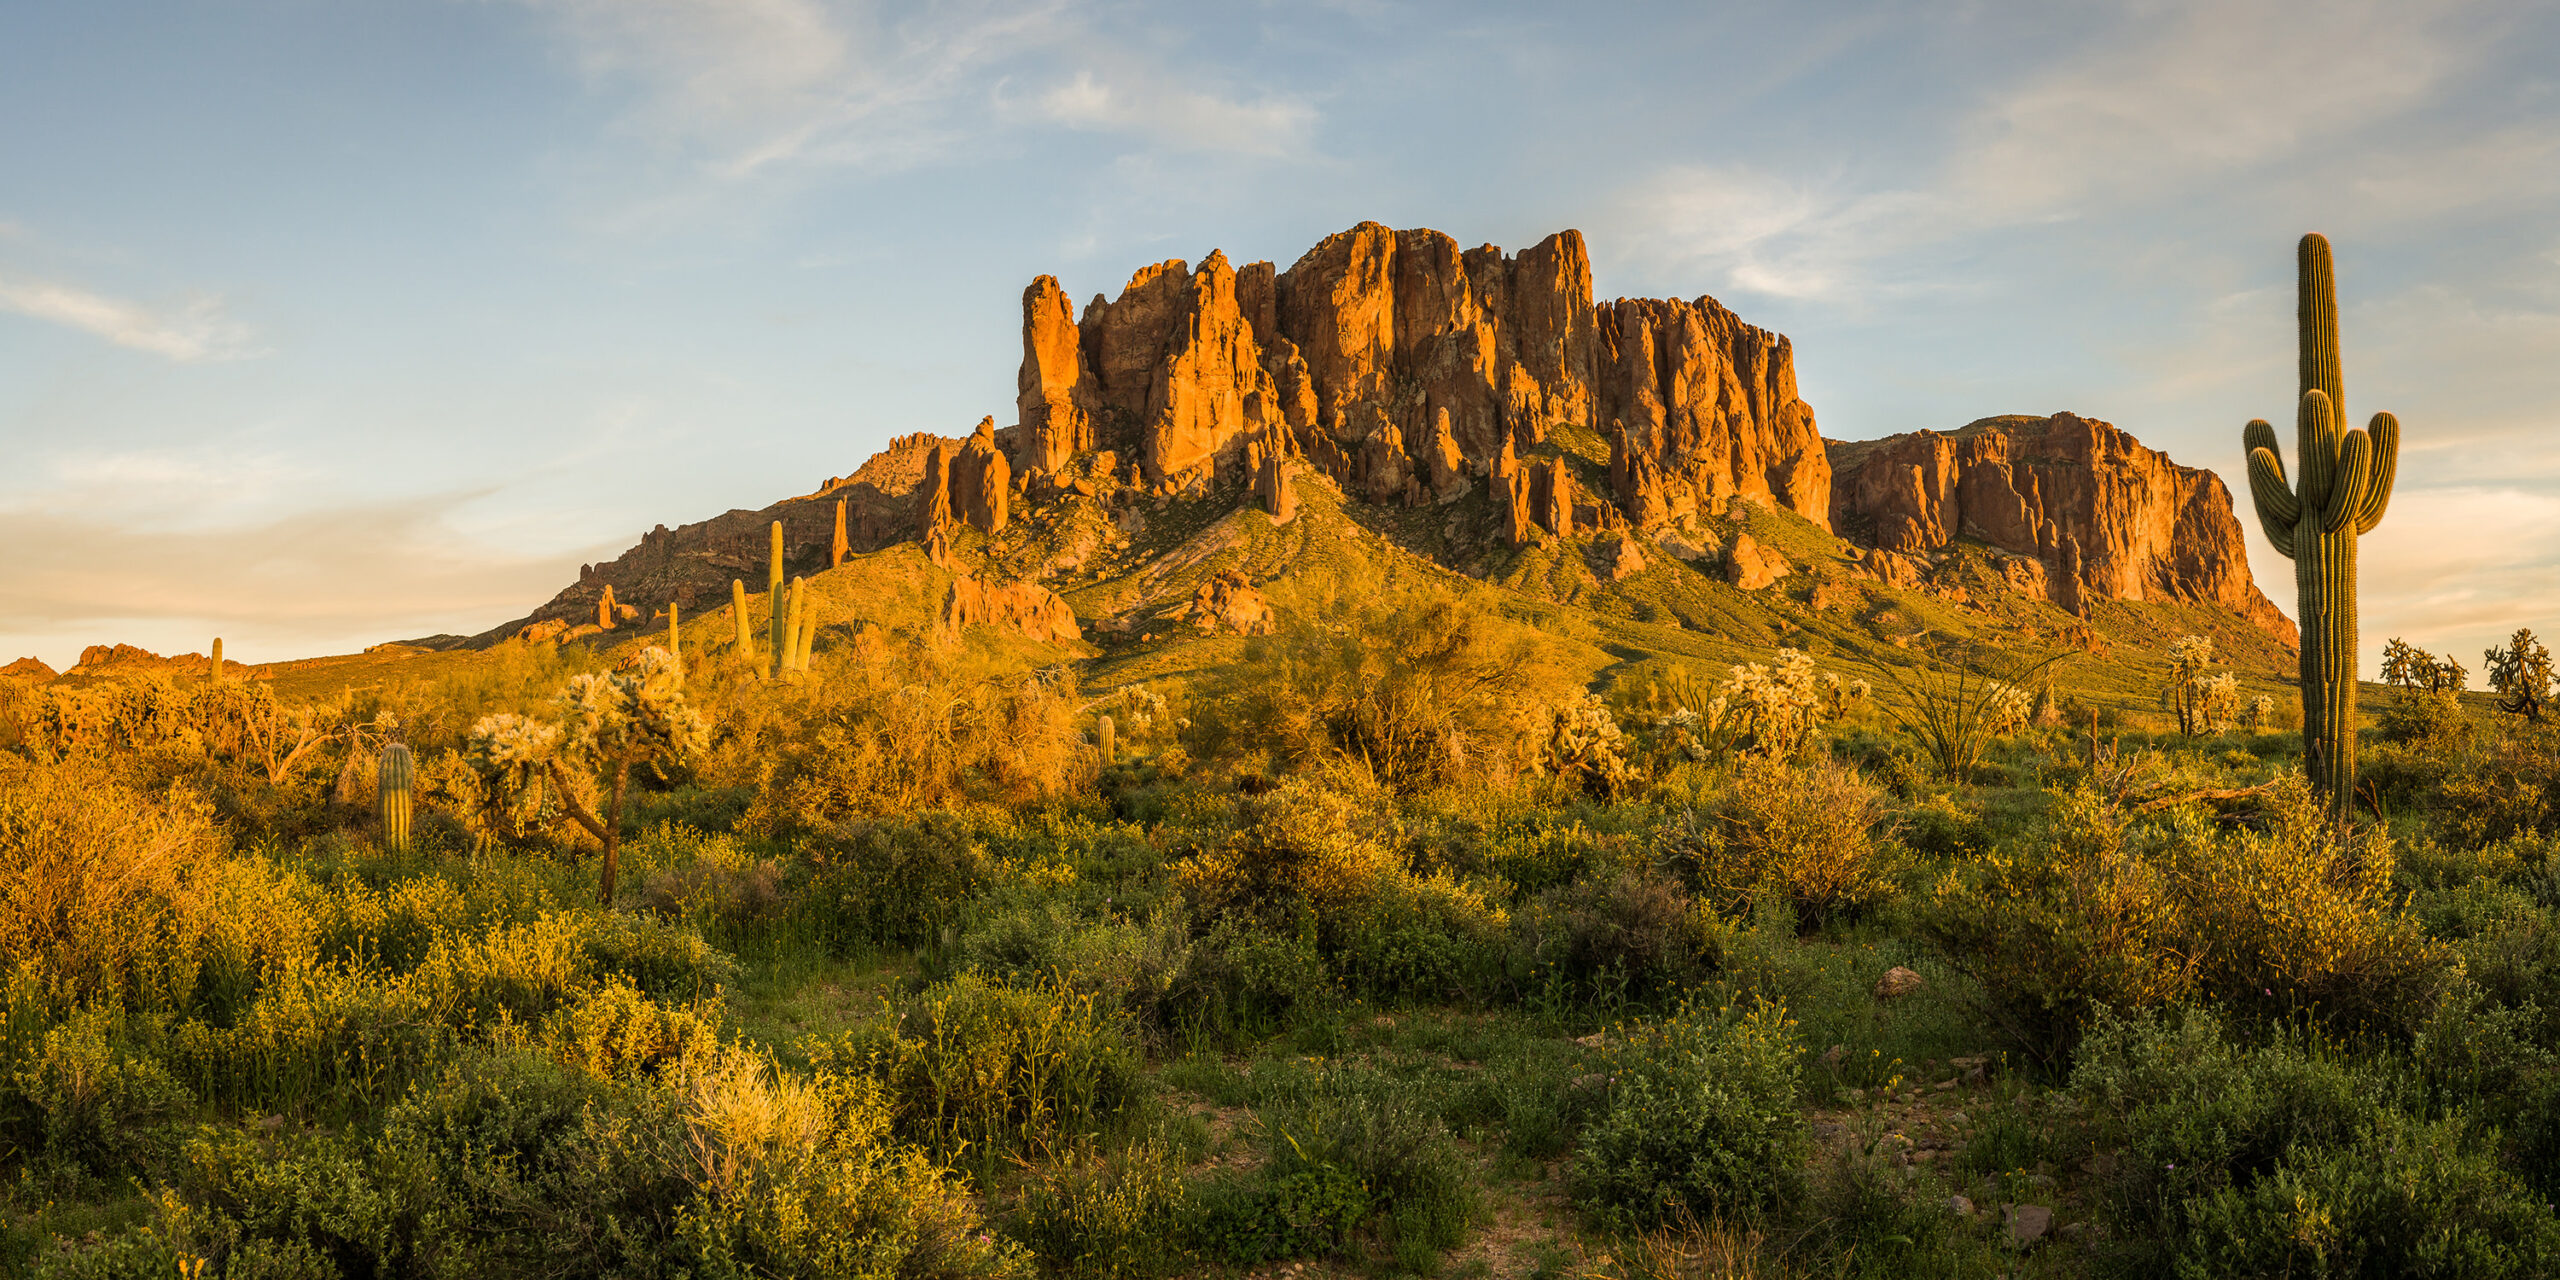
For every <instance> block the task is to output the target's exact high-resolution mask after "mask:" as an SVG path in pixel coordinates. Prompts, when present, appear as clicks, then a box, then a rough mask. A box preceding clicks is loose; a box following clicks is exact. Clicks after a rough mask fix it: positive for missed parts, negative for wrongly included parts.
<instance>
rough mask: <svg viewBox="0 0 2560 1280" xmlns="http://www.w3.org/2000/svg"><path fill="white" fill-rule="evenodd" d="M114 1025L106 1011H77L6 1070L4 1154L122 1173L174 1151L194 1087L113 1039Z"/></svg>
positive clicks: (0, 1120) (77, 1169) (0, 1088)
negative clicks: (26, 1056) (24, 1059)
mask: <svg viewBox="0 0 2560 1280" xmlns="http://www.w3.org/2000/svg"><path fill="white" fill-rule="evenodd" d="M110 1026H111V1023H110V1020H109V1019H108V1018H107V1017H106V1016H105V1015H104V1014H102V1013H83V1014H80V1015H77V1016H75V1017H74V1018H73V1019H72V1020H71V1021H69V1022H66V1023H63V1024H62V1025H60V1026H57V1027H54V1028H53V1029H52V1030H50V1031H48V1032H46V1033H45V1035H44V1038H43V1040H42V1042H41V1044H40V1045H39V1046H38V1047H37V1049H36V1052H35V1054H34V1055H33V1056H32V1057H31V1058H30V1059H28V1060H27V1061H24V1062H21V1063H19V1064H17V1065H16V1066H15V1067H14V1068H12V1069H9V1070H7V1071H6V1072H5V1074H0V1154H5V1153H8V1152H10V1151H12V1150H14V1151H15V1153H17V1154H18V1155H19V1156H21V1157H22V1158H26V1159H29V1160H31V1161H34V1162H42V1163H46V1164H50V1165H53V1166H54V1167H56V1168H60V1169H64V1170H67V1171H70V1172H73V1173H80V1174H86V1175H88V1176H91V1177H96V1178H118V1177H123V1176H126V1175H129V1174H138V1173H145V1172H149V1171H151V1170H152V1169H153V1167H154V1166H156V1165H157V1164H158V1163H159V1162H160V1161H161V1160H162V1159H163V1158H165V1157H167V1156H168V1155H169V1154H170V1153H171V1152H172V1151H173V1150H174V1149H175V1146H176V1142H177V1137H178V1127H179V1125H180V1124H181V1123H182V1122H184V1121H185V1120H187V1119H188V1118H190V1116H191V1115H192V1113H193V1112H194V1110H195V1105H196V1099H195V1095H194V1093H193V1092H191V1091H190V1090H189V1089H188V1088H187V1087H186V1086H185V1085H182V1084H180V1083H178V1082H177V1081H176V1080H175V1079H173V1078H171V1076H170V1074H169V1072H168V1070H167V1069H166V1068H164V1067H163V1066H161V1065H160V1063H159V1062H158V1061H157V1060H155V1059H153V1058H150V1057H148V1056H143V1055H137V1054H134V1053H132V1052H129V1051H127V1050H124V1049H121V1048H119V1047H118V1046H117V1045H115V1044H113V1043H111V1042H110V1040H109V1039H108V1035H107V1032H108V1030H109V1028H110Z"/></svg>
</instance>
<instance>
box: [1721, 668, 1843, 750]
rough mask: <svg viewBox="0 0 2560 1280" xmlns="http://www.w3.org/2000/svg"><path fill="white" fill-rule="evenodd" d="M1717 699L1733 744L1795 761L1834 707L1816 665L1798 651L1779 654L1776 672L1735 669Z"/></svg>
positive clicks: (1772, 669)
mask: <svg viewBox="0 0 2560 1280" xmlns="http://www.w3.org/2000/svg"><path fill="white" fill-rule="evenodd" d="M1864 683H1865V682H1864V681H1860V682H1859V684H1860V685H1863V684H1864ZM1845 689H1846V687H1845V686H1844V696H1845ZM1716 693H1717V695H1718V696H1720V697H1721V698H1722V699H1723V700H1724V703H1725V719H1726V725H1725V726H1724V727H1725V729H1726V731H1727V733H1729V734H1730V736H1731V738H1732V740H1733V741H1734V742H1735V743H1736V744H1737V745H1739V746H1741V747H1743V748H1744V749H1745V750H1748V751H1752V752H1755V753H1757V754H1760V755H1765V756H1777V757H1783V756H1791V755H1794V754H1795V753H1796V751H1797V750H1798V749H1799V748H1801V747H1803V746H1804V744H1805V740H1806V739H1808V738H1810V737H1812V736H1813V731H1814V728H1815V727H1816V726H1818V725H1819V724H1821V723H1822V720H1823V718H1824V712H1825V711H1826V710H1827V709H1828V707H1829V706H1830V705H1831V704H1830V701H1829V699H1828V698H1827V697H1826V696H1825V690H1824V687H1823V682H1822V681H1821V680H1820V679H1818V678H1817V677H1816V676H1815V674H1814V670H1813V659H1812V658H1811V657H1809V656H1807V655H1806V654H1804V653H1803V652H1801V651H1799V650H1795V649H1780V650H1778V656H1777V661H1776V665H1774V666H1766V667H1764V666H1762V665H1760V664H1759V663H1757V662H1744V663H1737V664H1735V665H1734V668H1733V676H1732V678H1731V679H1728V680H1726V681H1725V682H1724V685H1723V686H1722V687H1721V688H1719V689H1717V690H1716Z"/></svg>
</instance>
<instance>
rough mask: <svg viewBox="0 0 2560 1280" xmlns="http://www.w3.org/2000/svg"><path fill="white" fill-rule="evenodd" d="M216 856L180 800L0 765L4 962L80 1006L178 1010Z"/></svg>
mask: <svg viewBox="0 0 2560 1280" xmlns="http://www.w3.org/2000/svg"><path fill="white" fill-rule="evenodd" d="M224 852H225V850H224V848H223V841H222V837H221V835H220V832H219V831H218V829H217V828H216V827H215V826H214V825H213V821H212V815H211V813H210V811H209V810H208V809H207V808H206V807H205V806H204V805H203V804H201V803H200V802H198V801H196V800H195V799H194V798H192V797H191V796H189V795H187V794H186V793H184V792H183V791H181V792H177V793H174V794H172V795H170V796H169V797H168V798H166V799H165V800H164V799H153V798H149V797H146V796H143V795H141V794H138V793H136V792H134V791H132V790H129V789H127V788H126V787H125V786H124V785H123V784H122V783H120V782H118V781H117V780H116V779H115V777H114V776H113V775H112V774H111V773H110V772H109V771H108V770H107V769H106V768H105V767H104V766H102V765H100V764H98V763H96V762H94V761H90V760H86V759H78V758H75V759H71V760H66V761H64V762H61V763H58V764H49V765H45V764H27V763H23V762H19V761H15V760H11V759H6V758H0V956H5V957H7V958H8V959H9V961H11V962H13V963H31V964H33V965H35V966H37V967H38V968H39V969H41V971H42V972H43V973H44V974H45V975H46V976H47V978H48V979H49V980H50V981H51V982H53V983H56V984H60V985H62V986H64V987H66V988H67V989H68V990H69V991H70V992H72V993H74V994H76V995H78V996H80V997H83V998H91V999H112V1000H120V1001H124V1002H129V1003H135V1004H145V1005H158V1006H164V1007H165V1006H168V1005H172V1004H177V1003H182V1002H183V1001H184V1000H185V998H186V995H187V993H188V992H190V991H191V990H192V988H193V986H194V984H195V978H196V974H195V954H194V953H195V951H196V943H197V942H198V940H200V939H201V938H202V937H203V935H204V934H205V933H206V932H207V931H208V930H209V929H210V928H212V927H213V925H212V922H211V921H209V920H208V919H207V918H206V917H207V911H206V907H207V903H206V899H207V897H208V896H209V891H210V887H211V885H212V883H213V881H214V879H215V877H216V875H217V873H218V868H217V866H216V864H218V863H219V861H220V860H221V859H222V857H223V855H224Z"/></svg>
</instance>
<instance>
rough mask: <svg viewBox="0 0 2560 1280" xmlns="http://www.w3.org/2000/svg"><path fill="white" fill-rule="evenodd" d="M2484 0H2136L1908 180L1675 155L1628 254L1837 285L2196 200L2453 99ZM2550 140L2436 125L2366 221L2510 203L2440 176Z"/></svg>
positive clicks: (1640, 206) (1989, 104)
mask: <svg viewBox="0 0 2560 1280" xmlns="http://www.w3.org/2000/svg"><path fill="white" fill-rule="evenodd" d="M2477 9H2478V6H2477V5H2476V4H2464V3H2452V2H2437V3H2411V2H2406V0H2377V2H2367V3H2346V4H2339V5H2333V6H2326V7H2324V8H2323V10H2322V12H2321V18H2320V21H2318V22H2313V23H2305V22H2302V21H2300V13H2299V10H2298V7H2297V6H2291V5H2286V4H2280V3H2274V2H2272V0H2269V2H2260V3H2235V2H2233V0H2183V2H2181V3H2176V4H2168V5H2150V4H2145V5H2134V6H2128V12H2125V13H2123V14H2122V15H2120V16H2119V17H2118V19H2117V20H2116V21H2114V22H2112V23H2108V24H2102V25H2101V26H2100V27H2098V28H2096V29H2094V30H2092V31H2091V32H2090V33H2089V34H2088V35H2087V37H2086V39H2085V40H2084V42H2083V44H2082V45H2081V47H2080V48H2078V49H2077V50H2075V51H2072V52H2070V53H2067V54H2065V55H2064V56H2062V57H2059V58H2056V59H2054V60H2053V61H2052V62H2051V63H2050V64H2049V65H2047V66H2046V67H2045V68H2044V69H2043V70H2041V71H2039V72H2037V73H2035V74H2032V75H2030V76H2028V77H2026V78H2025V79H2023V80H2022V81H2019V82H2016V83H2014V84H2010V85H2008V86H2006V87H2003V88H2001V89H1998V90H1996V91H1993V92H1991V93H1989V94H1987V95H1985V96H1984V97H1982V98H1981V99H1979V100H1978V101H1977V102H1976V103H1975V104H1974V105H1973V106H1972V107H1971V108H1970V109H1969V110H1965V111H1962V112H1959V113H1957V115H1956V116H1955V117H1954V119H1953V122H1952V123H1951V125H1950V126H1949V128H1948V130H1947V134H1946V144H1945V150H1944V152H1943V154H1941V155H1938V156H1936V157H1934V158H1932V159H1929V160H1927V161H1925V162H1924V169H1923V171H1922V173H1921V174H1920V175H1919V177H1918V179H1917V180H1916V181H1911V180H1906V181H1904V182H1903V183H1901V184H1899V185H1895V184H1886V185H1878V184H1876V183H1875V182H1873V181H1872V180H1871V179H1870V180H1866V181H1853V180H1850V179H1848V178H1846V177H1842V176H1838V175H1829V176H1818V177H1807V176H1804V175H1801V174H1799V173H1796V172H1792V171H1787V170H1783V169H1779V168H1773V167H1769V166H1765V165H1763V166H1750V165H1725V166H1702V165H1697V164H1675V165H1667V166H1665V167H1663V168H1661V169H1659V170H1657V171H1656V172H1654V173H1652V174H1650V175H1647V176H1646V177H1644V178H1642V179H1639V180H1637V181H1636V182H1633V183H1631V184H1629V186H1628V187H1626V188H1625V189H1624V190H1623V191H1622V192H1621V194H1620V197H1619V199H1618V202H1617V208H1616V209H1615V210H1614V211H1613V213H1612V214H1611V218H1612V220H1613V221H1616V222H1619V223H1621V224H1623V225H1624V226H1625V228H1626V229H1627V231H1628V232H1629V233H1630V234H1629V235H1628V237H1627V240H1628V244H1627V248H1628V249H1629V250H1631V251H1633V252H1637V253H1642V254H1646V255H1649V256H1653V257H1657V258H1667V259H1670V260H1674V261H1682V262H1687V263H1690V264H1693V265H1696V266H1699V267H1703V268H1705V269H1707V270H1709V271H1712V272H1714V273H1716V274H1718V275H1720V276H1721V277H1722V278H1723V279H1724V280H1725V281H1726V282H1727V283H1728V284H1729V285H1730V286H1731V287H1734V288H1737V289H1740V290H1744V291H1748V292H1754V293H1761V294H1766V295H1771V296H1778V297H1791V298H1821V299H1829V300H1842V299H1848V298H1851V297H1854V296H1858V295H1862V294H1868V293H1871V292H1874V291H1877V290H1892V289H1895V288H1900V287H1906V286H1908V285H1909V284H1910V283H1911V282H1909V281H1898V280H1895V279H1893V278H1891V272H1890V271H1889V269H1887V268H1888V267H1889V264H1891V263H1892V262H1893V261H1895V260H1896V259H1897V258H1899V257H1901V256H1902V255H1905V254H1908V253H1909V252H1910V251H1912V250H1914V249H1917V248H1921V247H1924V246H1934V245H1943V244H1947V243H1950V242H1954V241H1957V240H1960V239H1962V238H1964V237H1968V236H1979V235H1984V234H1990V233H1996V232H2000V231H2003V230H2006V229H2010V228H2016V227H2020V226H2024V225H2029V224H2037V223H2052V222H2065V221H2073V220H2078V219H2082V218H2087V217H2091V216H2093V215H2097V214H2102V213H2109V212H2113V211H2116V210H2120V209H2123V208H2125V207H2129V206H2146V205H2153V204H2157V203H2159V202H2163V201H2174V200H2180V199H2184V198H2187V197H2188V196H2190V195H2191V194H2192V192H2193V190H2194V187H2195V185H2196V184H2197V183H2199V182H2202V181H2207V180H2213V181H2220V180H2224V179H2227V178H2228V177H2230V176H2231V175H2233V174H2235V173H2240V172H2245V171H2251V170H2253V169H2263V168H2266V167H2269V166H2280V165H2286V164H2299V163H2304V162H2306V158H2307V157H2308V158H2311V159H2310V161H2309V162H2312V163H2316V162H2317V158H2318V157H2320V156H2321V155H2322V154H2323V153H2322V152H2321V150H2320V149H2321V148H2322V147H2323V146H2324V145H2327V144H2334V143H2338V142H2340V141H2341V140H2347V139H2355V140H2357V143H2358V146H2359V149H2360V151H2361V152H2363V153H2364V154H2366V155H2368V156H2369V155H2370V152H2371V150H2372V148H2373V147H2374V145H2375V141H2374V139H2373V138H2372V137H2370V136H2369V132H2368V131H2369V130H2370V128H2371V127H2372V126H2374V125H2375V124H2376V123H2377V122H2380V121H2385V120H2388V119H2391V118H2393V117H2395V116H2399V115H2402V114H2404V113H2407V112H2410V111H2412V110H2415V109H2418V108H2421V107H2423V106H2425V105H2426V104H2428V103H2429V102H2431V101H2432V100H2434V99H2435V98H2437V97H2438V96H2440V95H2441V93H2442V92H2444V91H2445V90H2446V89H2447V88H2448V87H2449V86H2450V85H2452V84H2454V83H2456V81H2457V78H2458V76H2459V75H2460V73H2461V72H2462V71H2463V70H2464V68H2466V67H2467V66H2469V65H2471V64H2472V63H2474V62H2475V61H2476V60H2477V59H2478V58H2479V57H2480V55H2481V54H2482V52H2483V51H2484V50H2485V49H2486V48H2488V47H2489V46H2490V44H2491V42H2492V37H2493V34H2494V33H2493V28H2492V27H2491V26H2490V25H2489V24H2487V23H2484V22H2480V21H2476V20H2475V19H2476V18H2477V17H2478V14H2477V12H2476V11H2477ZM2457 19H2459V20H2457ZM2555 151H2560V129H2555V128H2552V127H2550V126H2548V125H2540V124H2537V125H2519V126H2515V127H2511V128H2507V129H2504V130H2501V131H2499V132H2498V133H2497V134H2495V135H2493V136H2490V137H2467V138H2465V139H2464V140H2462V141H2461V142H2460V143H2459V144H2458V145H2455V146H2452V147H2445V146H2441V145H2439V144H2438V141H2437V140H2434V139H2430V140H2429V141H2428V142H2427V143H2425V144H2423V145H2421V146H2418V147H2414V148H2412V149H2411V151H2410V154H2409V156H2408V160H2409V163H2408V164H2406V165H2394V166H2391V167H2390V171H2391V173H2392V174H2393V176H2392V177H2390V178H2388V179H2382V180H2376V181H2374V182H2372V183H2371V184H2370V187H2369V189H2368V194H2369V195H2370V197H2371V201H2370V203H2371V209H2370V212H2369V214H2368V216H2381V215H2385V214H2389V213H2418V212H2422V211H2427V212H2431V211H2435V210H2436V209H2440V208H2442V207H2444V206H2445V205H2447V204H2449V203H2456V202H2464V203H2472V202H2477V201H2479V200H2481V199H2484V198H2505V197H2506V196H2508V195H2511V194H2512V188H2513V185H2514V184H2513V183H2491V184H2487V185H2485V186H2484V184H2482V183H2480V182H2477V181H2471V182H2448V181H2445V180H2444V179H2445V178H2446V177H2448V176H2450V175H2452V174H2455V173H2460V174H2467V175H2471V176H2473V177H2475V178H2476V177H2478V176H2480V175H2483V174H2488V173H2496V172H2502V171H2505V167H2506V166H2510V165H2515V164H2525V165H2527V167H2528V171H2534V170H2532V168H2531V166H2532V165H2533V164H2534V163H2535V162H2537V161H2540V160H2544V159H2547V158H2548V157H2549V156H2550V155H2552V154H2553V153H2554V152H2555ZM2338 177H2339V178H2340V180H2342V181H2344V180H2354V179H2352V178H2351V177H2350V175H2338ZM2528 181H2533V182H2537V183H2540V182H2542V181H2544V180H2542V179H2528ZM1940 283H1941V285H1943V282H1940Z"/></svg>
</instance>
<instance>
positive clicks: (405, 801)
mask: <svg viewBox="0 0 2560 1280" xmlns="http://www.w3.org/2000/svg"><path fill="white" fill-rule="evenodd" d="M417 776H418V770H417V762H416V761H415V760H413V759H411V758H410V756H409V748H407V747H406V746H403V745H401V744H400V743H397V742H395V743H392V744H391V745H390V746H387V747H384V748H383V749H382V770H381V773H380V774H379V775H377V782H376V787H375V801H376V803H377V804H379V805H380V806H381V809H382V847H383V848H384V849H385V850H386V851H388V852H391V853H407V852H408V851H409V818H410V815H411V814H413V813H414V812H416V803H417V802H416V797H415V796H413V795H412V794H411V793H410V786H411V784H412V783H413V782H415V781H416V779H417Z"/></svg>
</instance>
